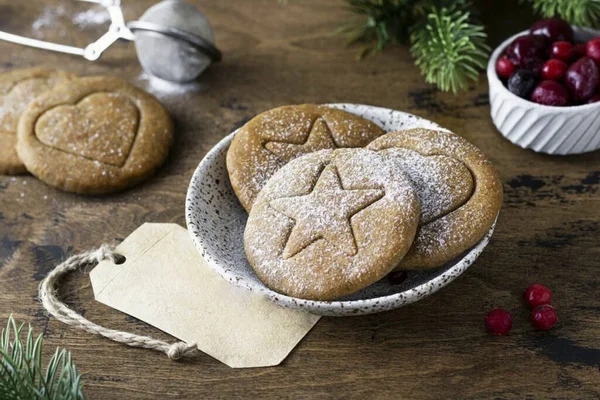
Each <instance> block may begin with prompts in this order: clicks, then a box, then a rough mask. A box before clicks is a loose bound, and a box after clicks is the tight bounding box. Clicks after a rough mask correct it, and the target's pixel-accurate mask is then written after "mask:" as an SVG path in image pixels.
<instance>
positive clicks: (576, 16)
mask: <svg viewBox="0 0 600 400" xmlns="http://www.w3.org/2000/svg"><path fill="white" fill-rule="evenodd" d="M530 1H531V3H532V5H533V9H534V10H535V11H536V12H537V13H538V14H540V15H542V16H543V17H545V18H551V17H554V16H559V17H561V18H562V19H564V20H565V21H567V22H569V23H570V24H572V25H577V26H585V27H590V28H598V27H600V0H530Z"/></svg>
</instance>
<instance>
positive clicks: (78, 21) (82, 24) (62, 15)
mask: <svg viewBox="0 0 600 400" xmlns="http://www.w3.org/2000/svg"><path fill="white" fill-rule="evenodd" d="M108 22H110V15H109V14H108V11H106V9H105V8H104V7H102V6H95V7H92V8H90V9H87V10H85V11H80V12H76V13H74V14H73V15H72V17H71V18H69V12H68V10H67V9H66V8H65V7H64V6H58V7H50V6H48V7H46V8H44V11H43V12H42V14H41V15H40V16H39V17H38V18H36V19H35V21H33V23H32V24H31V28H32V30H33V32H34V34H35V36H37V37H39V38H43V37H44V32H43V31H44V30H47V29H57V31H58V34H59V35H60V36H65V35H66V27H67V24H69V23H70V24H73V25H75V26H77V27H78V28H80V29H85V28H88V27H91V26H97V25H102V24H105V23H108Z"/></svg>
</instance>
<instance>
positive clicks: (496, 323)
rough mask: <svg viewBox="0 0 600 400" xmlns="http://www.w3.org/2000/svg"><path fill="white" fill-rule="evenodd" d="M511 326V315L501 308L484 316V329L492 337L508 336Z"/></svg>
mask: <svg viewBox="0 0 600 400" xmlns="http://www.w3.org/2000/svg"><path fill="white" fill-rule="evenodd" d="M512 325H513V319H512V315H510V313H509V312H508V311H506V310H505V309H503V308H496V309H494V310H492V311H490V312H488V313H487V315H486V316H485V327H486V329H487V330H488V331H489V332H490V333H491V334H492V335H495V336H504V335H508V333H509V332H510V330H511V329H512Z"/></svg>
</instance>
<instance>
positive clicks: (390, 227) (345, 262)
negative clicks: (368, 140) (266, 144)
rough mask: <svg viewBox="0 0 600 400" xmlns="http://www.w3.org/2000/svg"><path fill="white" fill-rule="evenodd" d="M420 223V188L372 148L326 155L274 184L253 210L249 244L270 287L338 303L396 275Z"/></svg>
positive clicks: (285, 170) (298, 163) (310, 158)
mask: <svg viewBox="0 0 600 400" xmlns="http://www.w3.org/2000/svg"><path fill="white" fill-rule="evenodd" d="M418 222H419V204H418V199H417V194H416V191H415V190H414V188H413V186H412V184H411V182H410V181H409V179H408V178H407V177H406V176H405V175H404V173H403V172H402V170H401V169H400V167H399V165H398V164H395V163H391V162H388V161H387V160H386V158H385V157H384V156H381V155H379V154H377V153H375V152H372V151H369V150H365V149H337V150H322V151H318V152H315V153H311V154H307V155H304V156H302V157H300V158H297V159H295V160H293V161H291V162H290V163H289V164H287V165H285V166H284V167H282V168H281V169H280V170H279V171H277V172H276V173H275V175H273V177H271V179H269V181H268V182H267V184H266V185H265V187H264V188H263V190H262V191H261V192H260V194H259V196H258V198H257V199H256V202H255V203H254V206H253V207H252V210H251V211H250V216H249V218H248V223H247V225H246V231H245V233H244V247H245V250H246V255H247V258H248V261H249V263H250V265H251V266H252V267H253V269H254V271H255V272H256V274H257V276H258V277H259V278H260V280H261V281H262V282H263V283H265V285H267V286H268V287H269V288H271V289H273V290H275V291H278V292H280V293H283V294H286V295H289V296H292V297H298V298H303V299H311V300H332V299H336V298H339V297H342V296H345V295H348V294H351V293H354V292H356V291H358V290H360V289H362V288H364V287H366V286H368V285H370V284H372V283H374V282H376V281H378V280H379V279H381V278H382V277H384V276H385V275H386V274H387V273H389V272H390V271H391V270H392V269H393V268H394V267H395V266H396V265H397V264H398V262H400V260H401V259H402V258H403V257H404V255H405V254H406V252H407V251H408V249H409V248H410V246H411V244H412V241H413V239H414V236H415V232H416V230H417V226H418Z"/></svg>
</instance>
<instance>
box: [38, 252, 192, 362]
mask: <svg viewBox="0 0 600 400" xmlns="http://www.w3.org/2000/svg"><path fill="white" fill-rule="evenodd" d="M104 260H110V261H111V262H112V263H115V264H120V263H121V262H122V260H123V256H121V255H119V254H117V253H115V252H114V251H113V250H112V249H111V248H110V246H108V245H106V244H105V245H102V246H100V247H99V248H98V249H96V250H92V251H87V252H84V253H81V254H77V255H74V256H72V257H69V258H68V259H67V260H65V261H64V262H63V263H61V264H59V265H58V266H56V268H54V269H53V270H52V271H51V272H50V273H49V274H48V276H46V278H45V279H44V280H43V281H42V283H41V284H40V288H39V298H40V301H41V302H42V305H43V306H44V308H45V309H46V310H47V311H48V312H49V313H50V314H51V315H52V316H54V317H55V318H56V319H58V320H59V321H61V322H63V323H65V324H67V325H70V326H74V327H76V328H79V329H82V330H84V331H86V332H88V333H91V334H94V335H100V336H103V337H105V338H107V339H110V340H112V341H115V342H118V343H122V344H125V345H127V346H132V347H141V348H144V349H150V350H156V351H160V352H162V353H165V354H166V355H167V357H169V359H171V360H179V359H181V358H183V357H187V356H191V355H193V354H194V353H196V352H197V351H198V348H197V347H196V344H195V343H185V342H175V343H167V342H163V341H162V340H157V339H153V338H151V337H148V336H141V335H135V334H133V333H129V332H121V331H117V330H114V329H108V328H104V327H102V326H100V325H97V324H95V323H93V322H91V321H89V320H87V319H85V318H84V317H83V316H82V315H80V314H79V313H77V312H76V311H74V310H72V309H71V308H69V307H68V306H67V305H66V304H64V303H63V302H61V301H60V299H59V298H58V295H57V293H58V290H57V287H58V281H59V280H60V278H62V277H63V276H64V275H66V274H67V273H69V272H72V271H75V270H77V269H79V268H82V267H84V266H87V265H91V264H97V263H99V262H100V261H104Z"/></svg>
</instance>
